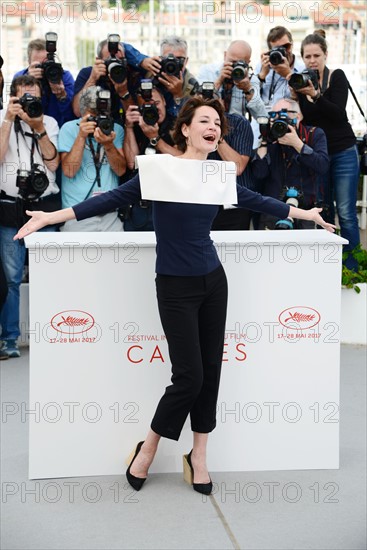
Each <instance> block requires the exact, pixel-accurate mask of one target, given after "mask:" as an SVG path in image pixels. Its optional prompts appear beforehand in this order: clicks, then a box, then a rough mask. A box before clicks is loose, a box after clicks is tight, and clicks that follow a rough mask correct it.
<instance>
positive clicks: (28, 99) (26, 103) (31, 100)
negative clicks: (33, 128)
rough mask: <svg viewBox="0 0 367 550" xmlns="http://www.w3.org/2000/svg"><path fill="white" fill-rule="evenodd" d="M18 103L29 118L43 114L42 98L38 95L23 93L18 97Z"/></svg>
mask: <svg viewBox="0 0 367 550" xmlns="http://www.w3.org/2000/svg"><path fill="white" fill-rule="evenodd" d="M18 103H20V105H21V107H22V109H23V111H24V112H25V113H27V115H28V116H29V118H38V117H40V116H41V115H42V114H43V108H42V100H41V98H40V97H35V96H33V95H32V94H29V93H25V94H23V95H22V97H20V98H19V99H18Z"/></svg>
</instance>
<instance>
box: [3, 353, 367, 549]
mask: <svg viewBox="0 0 367 550" xmlns="http://www.w3.org/2000/svg"><path fill="white" fill-rule="evenodd" d="M0 375H1V388H2V389H1V397H2V402H3V403H6V402H15V403H21V402H24V403H25V404H26V403H27V401H28V378H29V371H28V353H27V351H24V352H23V355H22V357H21V358H20V359H12V360H8V361H3V362H2V363H1V366H0ZM365 408H366V348H365V347H359V346H342V354H341V426H340V433H341V451H340V452H341V466H340V469H339V470H307V471H306V470H304V471H282V472H278V471H276V472H237V473H215V474H214V475H213V476H212V477H213V481H214V482H215V484H216V485H215V488H216V492H215V494H214V495H212V496H211V497H209V498H206V497H203V496H201V495H199V494H198V493H195V492H194V491H193V490H192V488H191V487H189V486H188V485H187V484H185V483H184V482H183V480H182V476H181V475H179V474H169V475H163V474H155V475H151V476H150V477H149V479H148V481H147V482H146V484H145V485H144V488H143V490H142V491H141V492H139V493H135V492H134V491H132V490H131V488H130V487H129V486H128V485H127V483H126V479H125V476H124V475H121V476H100V477H88V478H85V477H84V478H72V479H66V478H63V479H53V480H29V479H28V477H27V470H28V426H27V423H25V422H22V420H21V418H20V416H19V415H14V416H13V417H10V418H8V421H7V422H3V423H2V426H1V444H2V450H1V458H2V461H1V462H2V464H1V484H2V504H1V517H2V519H1V522H2V523H1V548H2V549H3V550H12V549H14V550H23V549H24V550H31V549H39V550H53V549H62V550H77V549H98V550H105V549H106V550H107V549H145V548H146V549H213V550H215V549H218V550H221V549H233V548H235V549H239V548H241V549H246V550H247V549H249V550H250V549H251V550H255V549H256V550H273V549H274V550H275V549H279V550H286V549H289V550H304V549H314V550H333V549H338V550H359V549H361V550H362V549H365V548H366V529H365V525H366V524H365V520H366V448H365V444H366V425H365V418H366V411H365ZM3 420H4V416H3ZM209 464H210V457H209Z"/></svg>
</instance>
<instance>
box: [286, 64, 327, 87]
mask: <svg viewBox="0 0 367 550" xmlns="http://www.w3.org/2000/svg"><path fill="white" fill-rule="evenodd" d="M319 79H320V73H319V71H318V70H317V69H305V70H304V71H302V72H301V73H293V74H292V76H291V77H290V79H289V82H288V84H289V86H290V87H291V88H293V90H296V91H297V90H301V89H302V88H305V87H306V86H308V83H309V82H310V81H311V82H312V84H313V87H314V88H315V90H317V89H318V88H319Z"/></svg>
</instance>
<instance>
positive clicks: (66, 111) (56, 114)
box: [14, 33, 75, 128]
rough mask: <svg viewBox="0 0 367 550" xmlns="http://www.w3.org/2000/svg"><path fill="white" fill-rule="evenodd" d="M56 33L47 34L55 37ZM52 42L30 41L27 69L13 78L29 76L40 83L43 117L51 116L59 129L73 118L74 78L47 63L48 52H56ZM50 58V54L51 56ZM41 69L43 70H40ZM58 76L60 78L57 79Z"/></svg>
mask: <svg viewBox="0 0 367 550" xmlns="http://www.w3.org/2000/svg"><path fill="white" fill-rule="evenodd" d="M55 34H56V33H47V34H46V37H47V36H48V35H55ZM53 39H54V41H47V40H43V39H41V38H39V39H36V40H32V41H31V42H30V43H29V44H28V63H29V66H28V68H27V69H23V70H22V71H19V72H17V73H16V74H15V75H14V78H17V77H18V76H22V75H26V74H28V75H30V76H33V77H34V78H37V79H38V80H39V81H40V82H41V88H42V107H43V112H44V113H45V115H48V116H52V117H53V118H54V119H55V120H56V121H57V123H58V125H59V127H60V128H61V126H62V125H63V124H64V122H67V121H68V120H73V119H74V118H75V116H74V113H73V109H72V99H73V95H74V78H73V77H72V75H71V73H70V72H69V71H66V70H65V69H62V68H61V66H60V67H55V65H57V64H55V63H53V62H51V64H52V63H53V65H52V66H51V65H50V64H49V65H47V63H48V57H47V56H48V51H47V49H46V47H47V48H48V49H50V50H52V49H55V50H56V39H57V35H56V38H55V36H53ZM51 57H52V54H51ZM45 66H46V67H48V70H46V73H47V74H49V75H51V80H50V79H48V78H47V77H46V74H45ZM42 67H43V68H42ZM59 76H61V78H60V79H59Z"/></svg>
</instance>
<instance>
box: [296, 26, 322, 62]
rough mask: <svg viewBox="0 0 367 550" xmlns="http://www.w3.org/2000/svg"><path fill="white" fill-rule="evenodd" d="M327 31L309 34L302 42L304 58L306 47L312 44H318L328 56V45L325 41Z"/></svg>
mask: <svg viewBox="0 0 367 550" xmlns="http://www.w3.org/2000/svg"><path fill="white" fill-rule="evenodd" d="M325 36H326V34H325V31H324V30H323V29H320V30H317V31H315V32H314V33H313V34H308V35H307V36H306V38H304V39H303V40H302V43H301V56H302V57H303V51H304V48H305V46H309V45H310V44H317V45H318V46H320V48H321V49H322V51H323V52H324V54H325V55H326V54H327V43H326V40H325Z"/></svg>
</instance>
